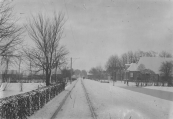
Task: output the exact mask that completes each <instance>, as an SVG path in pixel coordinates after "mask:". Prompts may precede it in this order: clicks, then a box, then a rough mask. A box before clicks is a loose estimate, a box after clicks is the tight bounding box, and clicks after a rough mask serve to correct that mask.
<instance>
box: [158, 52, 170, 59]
mask: <svg viewBox="0 0 173 119" xmlns="http://www.w3.org/2000/svg"><path fill="white" fill-rule="evenodd" d="M159 56H160V57H165V58H166V57H167V58H171V57H172V54H171V53H169V52H166V51H162V52H161V53H159Z"/></svg>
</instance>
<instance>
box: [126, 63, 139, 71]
mask: <svg viewBox="0 0 173 119" xmlns="http://www.w3.org/2000/svg"><path fill="white" fill-rule="evenodd" d="M127 71H138V70H137V64H136V63H131V64H130V66H129V68H128V69H127Z"/></svg>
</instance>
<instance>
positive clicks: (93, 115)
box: [81, 79, 97, 119]
mask: <svg viewBox="0 0 173 119" xmlns="http://www.w3.org/2000/svg"><path fill="white" fill-rule="evenodd" d="M81 84H82V87H83V89H84V93H85V96H86V99H87V102H88V105H89V108H90V111H91V114H92V117H93V119H97V116H96V113H95V112H94V108H93V106H92V103H91V100H90V98H89V96H88V93H87V90H86V88H85V85H84V82H83V79H82V80H81Z"/></svg>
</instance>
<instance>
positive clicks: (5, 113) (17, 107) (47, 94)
mask: <svg viewBox="0 0 173 119" xmlns="http://www.w3.org/2000/svg"><path fill="white" fill-rule="evenodd" d="M64 89H65V83H64V82H63V83H59V84H56V85H52V86H48V87H46V86H45V87H42V88H39V89H36V90H33V91H30V92H26V93H23V94H18V95H14V96H10V97H6V98H2V99H0V119H27V117H28V116H30V115H32V114H34V112H36V111H37V110H39V109H40V108H42V107H43V106H44V105H45V104H46V103H47V102H49V101H50V100H51V99H52V98H54V97H55V96H56V95H58V94H59V93H60V92H61V91H63V90H64Z"/></svg>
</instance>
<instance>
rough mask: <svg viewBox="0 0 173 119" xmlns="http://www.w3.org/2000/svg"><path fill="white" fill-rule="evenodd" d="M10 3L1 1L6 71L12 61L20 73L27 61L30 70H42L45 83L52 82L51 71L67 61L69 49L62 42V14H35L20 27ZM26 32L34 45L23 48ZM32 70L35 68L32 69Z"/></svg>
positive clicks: (0, 43)
mask: <svg viewBox="0 0 173 119" xmlns="http://www.w3.org/2000/svg"><path fill="white" fill-rule="evenodd" d="M12 8H13V7H12V6H11V2H8V1H7V0H4V1H2V2H1V3H0V56H1V64H3V65H4V64H5V65H6V72H5V73H7V71H8V70H9V66H10V64H13V63H14V62H16V63H15V64H17V66H18V70H19V73H20V70H21V65H22V63H23V61H25V62H24V64H27V66H28V67H29V70H30V72H31V73H32V71H33V70H34V72H39V71H43V74H45V76H46V85H47V86H48V85H50V79H51V74H52V70H53V69H54V70H57V69H58V68H61V67H62V65H64V64H66V58H65V56H66V55H67V54H68V53H69V52H68V50H67V49H66V48H65V47H64V46H62V45H61V44H60V40H61V39H62V36H63V27H64V24H65V20H64V15H63V14H62V13H59V14H56V13H54V14H53V17H52V16H51V17H50V16H45V15H43V14H38V15H36V16H32V18H31V19H30V20H28V23H27V24H25V25H23V26H24V27H23V26H19V25H17V20H15V19H14V15H13V13H12V11H13V10H12ZM25 32H27V33H28V35H29V37H30V39H31V40H32V42H33V43H34V46H32V47H31V46H28V47H25V48H21V47H20V46H21V45H22V43H23V41H24V40H23V39H24V37H23V35H22V34H23V33H25ZM31 70H32V71H31Z"/></svg>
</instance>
